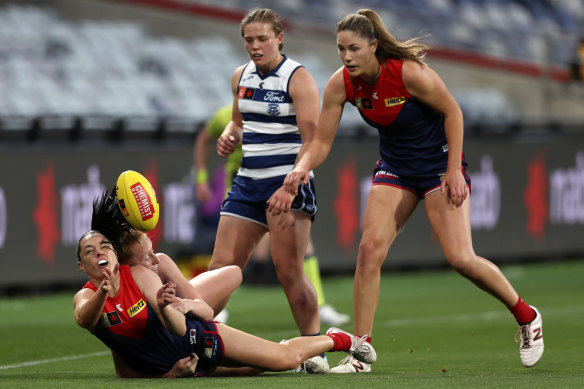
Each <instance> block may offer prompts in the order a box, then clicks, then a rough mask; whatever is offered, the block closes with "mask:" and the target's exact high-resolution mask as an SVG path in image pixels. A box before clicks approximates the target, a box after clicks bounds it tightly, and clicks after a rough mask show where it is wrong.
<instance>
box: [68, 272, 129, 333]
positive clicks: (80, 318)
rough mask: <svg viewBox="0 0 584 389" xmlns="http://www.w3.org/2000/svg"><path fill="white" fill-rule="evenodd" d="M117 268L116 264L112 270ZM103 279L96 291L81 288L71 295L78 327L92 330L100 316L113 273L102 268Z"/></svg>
mask: <svg viewBox="0 0 584 389" xmlns="http://www.w3.org/2000/svg"><path fill="white" fill-rule="evenodd" d="M118 270H119V265H117V266H116V268H115V270H114V272H117V271H118ZM103 271H104V279H103V280H102V281H101V283H100V285H99V287H98V288H97V292H94V291H93V290H91V289H81V290H80V291H79V292H77V293H76V294H75V297H73V307H74V309H75V321H77V324H79V326H80V327H82V328H85V329H87V330H89V331H92V330H93V328H94V327H95V325H96V324H97V322H98V321H99V319H100V317H101V312H102V310H103V307H104V305H105V301H106V300H107V296H108V293H109V291H110V288H111V279H112V278H113V273H112V272H110V271H109V270H108V269H107V268H104V270H103Z"/></svg>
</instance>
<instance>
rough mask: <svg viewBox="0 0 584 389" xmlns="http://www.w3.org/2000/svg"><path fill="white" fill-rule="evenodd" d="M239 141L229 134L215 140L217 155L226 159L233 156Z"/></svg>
mask: <svg viewBox="0 0 584 389" xmlns="http://www.w3.org/2000/svg"><path fill="white" fill-rule="evenodd" d="M239 141H240V139H239V138H237V137H235V136H234V135H231V134H223V135H221V136H220V137H219V139H217V154H219V156H221V157H227V156H228V155H230V154H233V152H234V151H235V148H236V147H237V145H238V144H239Z"/></svg>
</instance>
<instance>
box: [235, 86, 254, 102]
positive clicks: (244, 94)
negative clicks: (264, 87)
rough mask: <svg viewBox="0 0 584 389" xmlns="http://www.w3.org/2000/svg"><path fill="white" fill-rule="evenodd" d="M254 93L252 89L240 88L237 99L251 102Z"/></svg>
mask: <svg viewBox="0 0 584 389" xmlns="http://www.w3.org/2000/svg"><path fill="white" fill-rule="evenodd" d="M254 93H255V89H254V88H246V87H245V86H240V87H239V93H238V97H239V98H240V99H244V100H253V95H254Z"/></svg>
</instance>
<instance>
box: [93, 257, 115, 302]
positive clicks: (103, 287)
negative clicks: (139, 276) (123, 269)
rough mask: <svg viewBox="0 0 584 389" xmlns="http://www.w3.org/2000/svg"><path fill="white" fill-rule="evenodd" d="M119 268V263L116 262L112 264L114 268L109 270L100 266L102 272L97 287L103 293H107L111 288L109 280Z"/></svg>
mask: <svg viewBox="0 0 584 389" xmlns="http://www.w3.org/2000/svg"><path fill="white" fill-rule="evenodd" d="M118 270H120V264H119V263H116V265H115V266H114V270H113V271H111V270H110V269H108V268H107V267H104V268H102V271H101V274H103V280H101V284H99V288H97V289H98V290H99V291H101V293H102V294H103V295H107V294H108V293H109V291H110V289H111V288H112V286H111V280H112V278H114V275H116V274H117V273H118Z"/></svg>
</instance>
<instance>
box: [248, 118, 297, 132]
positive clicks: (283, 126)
mask: <svg viewBox="0 0 584 389" xmlns="http://www.w3.org/2000/svg"><path fill="white" fill-rule="evenodd" d="M274 120H276V119H274ZM243 132H247V133H259V134H267V135H280V134H298V127H297V126H296V125H294V124H287V123H276V122H275V121H274V122H254V121H246V120H244V121H243Z"/></svg>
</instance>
